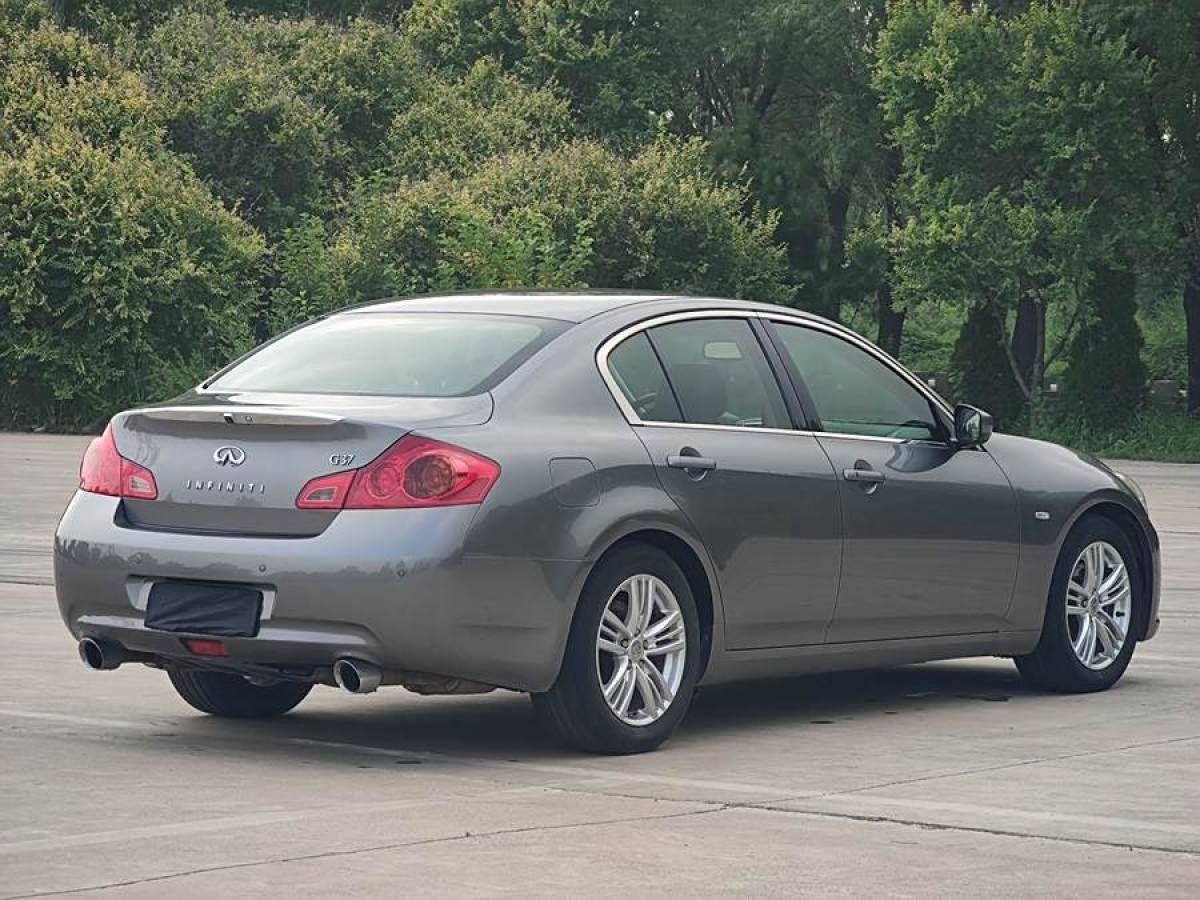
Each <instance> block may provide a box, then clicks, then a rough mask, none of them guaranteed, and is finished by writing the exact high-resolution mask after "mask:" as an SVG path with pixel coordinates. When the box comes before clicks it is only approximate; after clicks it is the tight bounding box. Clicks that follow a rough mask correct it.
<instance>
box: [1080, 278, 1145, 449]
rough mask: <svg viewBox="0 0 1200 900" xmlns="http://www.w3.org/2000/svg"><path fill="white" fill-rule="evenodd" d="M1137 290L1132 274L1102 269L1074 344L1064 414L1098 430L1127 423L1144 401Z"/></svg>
mask: <svg viewBox="0 0 1200 900" xmlns="http://www.w3.org/2000/svg"><path fill="white" fill-rule="evenodd" d="M1136 286H1137V279H1136V278H1135V277H1134V274H1133V273H1132V272H1130V271H1127V270H1122V269H1113V268H1109V267H1107V266H1100V267H1098V268H1097V270H1096V273H1095V277H1094V278H1093V281H1092V285H1091V291H1090V296H1089V298H1088V303H1087V307H1086V320H1085V321H1084V323H1083V325H1082V327H1080V329H1079V331H1078V333H1077V334H1076V335H1075V338H1074V339H1073V340H1072V342H1071V347H1070V351H1069V354H1068V364H1067V371H1066V376H1065V378H1064V388H1065V391H1064V394H1063V399H1062V402H1063V405H1064V407H1065V410H1064V411H1065V412H1067V413H1069V414H1074V415H1076V416H1078V417H1080V418H1082V419H1086V420H1087V421H1088V422H1089V423H1090V424H1091V425H1092V427H1094V428H1098V429H1104V428H1114V427H1116V426H1119V425H1121V424H1123V423H1125V422H1127V421H1129V419H1130V418H1131V417H1132V416H1133V415H1134V414H1135V413H1136V412H1137V411H1138V410H1139V409H1140V408H1141V406H1142V404H1143V403H1144V402H1145V399H1146V365H1145V363H1143V362H1142V356H1141V353H1142V333H1141V329H1139V328H1138V323H1137V318H1136V316H1137V301H1136V299H1135V296H1134V291H1135V288H1136Z"/></svg>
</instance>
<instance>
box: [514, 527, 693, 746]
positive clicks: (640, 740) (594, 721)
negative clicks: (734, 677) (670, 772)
mask: <svg viewBox="0 0 1200 900" xmlns="http://www.w3.org/2000/svg"><path fill="white" fill-rule="evenodd" d="M700 661H701V660H700V628H699V618H698V616H697V614H696V603H695V599H694V598H693V597H692V591H691V587H690V586H689V585H688V581H687V578H685V577H684V574H683V572H682V571H681V570H680V568H679V566H677V565H676V564H675V562H674V560H672V559H671V558H670V557H669V556H667V554H665V553H663V552H662V551H661V550H658V549H657V548H655V547H650V546H647V545H641V544H636V545H630V546H628V547H624V548H621V549H619V550H617V551H616V552H615V553H613V554H612V555H611V556H608V557H606V558H605V559H604V560H602V561H601V563H600V564H599V565H598V566H597V567H596V569H595V570H594V571H593V572H592V574H591V576H590V577H589V578H588V582H587V586H586V587H585V588H584V590H583V595H582V596H581V597H580V599H579V606H578V607H577V608H576V610H575V619H574V621H573V622H572V624H571V634H570V637H569V639H568V641H567V650H566V655H565V657H564V659H563V666H562V671H561V672H560V673H559V676H558V680H557V681H556V682H555V684H554V687H552V688H551V689H550V690H549V691H547V692H546V693H544V694H535V695H533V704H534V708H535V709H536V710H537V712H538V714H539V717H540V718H541V719H542V720H543V721H544V722H545V723H546V724H547V725H548V726H549V727H550V729H551V730H552V731H553V732H555V733H556V734H557V735H558V736H559V737H560V738H561V739H562V740H564V741H565V742H567V743H568V744H571V745H572V746H574V747H577V748H579V749H581V750H587V751H590V752H593V753H642V752H645V751H647V750H653V749H654V748H656V747H658V746H659V745H660V744H662V743H663V742H664V741H665V740H666V739H667V738H668V737H670V736H671V733H672V732H673V731H674V730H675V728H676V727H677V726H678V725H679V722H680V721H681V720H682V719H683V716H684V714H685V713H686V712H687V708H688V705H689V704H690V703H691V699H692V694H693V693H694V691H695V689H696V681H697V679H698V678H699V670H700Z"/></svg>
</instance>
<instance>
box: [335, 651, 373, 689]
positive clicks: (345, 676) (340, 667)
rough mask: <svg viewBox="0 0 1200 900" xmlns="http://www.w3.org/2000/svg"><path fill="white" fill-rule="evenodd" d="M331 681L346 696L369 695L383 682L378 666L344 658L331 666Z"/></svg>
mask: <svg viewBox="0 0 1200 900" xmlns="http://www.w3.org/2000/svg"><path fill="white" fill-rule="evenodd" d="M333 680H334V681H336V682H337V686H338V687H340V688H341V689H342V690H343V691H345V692H346V693H348V694H369V693H371V692H372V691H374V690H376V689H377V688H378V687H379V684H380V682H382V681H383V672H382V671H380V669H379V666H374V665H371V663H369V662H363V661H362V660H361V659H351V658H350V657H346V658H345V659H339V660H338V661H337V662H335V663H334V664H333Z"/></svg>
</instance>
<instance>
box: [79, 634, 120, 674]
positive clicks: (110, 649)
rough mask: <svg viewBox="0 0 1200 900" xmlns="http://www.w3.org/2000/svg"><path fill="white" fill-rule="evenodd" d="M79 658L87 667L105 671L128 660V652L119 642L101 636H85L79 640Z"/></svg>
mask: <svg viewBox="0 0 1200 900" xmlns="http://www.w3.org/2000/svg"><path fill="white" fill-rule="evenodd" d="M79 658H80V659H81V660H83V664H84V665H85V666H87V667H88V668H89V669H94V670H95V671H97V672H106V671H109V670H110V669H115V668H116V667H117V666H119V665H121V663H123V662H128V661H129V654H128V653H127V652H126V651H125V648H124V647H122V646H121V645H120V644H115V643H113V642H112V641H106V640H104V639H103V638H91V637H85V638H83V639H81V640H80V641H79Z"/></svg>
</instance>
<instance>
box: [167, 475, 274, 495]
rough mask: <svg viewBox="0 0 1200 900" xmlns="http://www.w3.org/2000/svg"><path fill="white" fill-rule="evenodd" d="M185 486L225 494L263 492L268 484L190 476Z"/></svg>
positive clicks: (190, 489) (190, 488)
mask: <svg viewBox="0 0 1200 900" xmlns="http://www.w3.org/2000/svg"><path fill="white" fill-rule="evenodd" d="M185 487H186V488H187V489H188V490H189V491H213V492H214V493H217V492H220V493H225V494H261V493H263V492H265V491H266V489H267V488H266V485H264V484H260V483H259V482H257V481H221V480H220V479H217V480H215V481H214V480H213V479H211V478H189V479H188V480H187V484H186V485H185Z"/></svg>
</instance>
